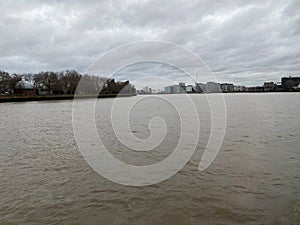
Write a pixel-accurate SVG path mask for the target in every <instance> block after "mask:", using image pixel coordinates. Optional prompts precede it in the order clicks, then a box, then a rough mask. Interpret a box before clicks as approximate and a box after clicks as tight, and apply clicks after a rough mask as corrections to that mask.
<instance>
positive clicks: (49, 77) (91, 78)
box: [0, 70, 134, 95]
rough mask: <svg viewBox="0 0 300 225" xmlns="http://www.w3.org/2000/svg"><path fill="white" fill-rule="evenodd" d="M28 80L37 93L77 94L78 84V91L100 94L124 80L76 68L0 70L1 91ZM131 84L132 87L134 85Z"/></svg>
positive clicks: (11, 91)
mask: <svg viewBox="0 0 300 225" xmlns="http://www.w3.org/2000/svg"><path fill="white" fill-rule="evenodd" d="M22 79H23V80H25V81H28V82H30V83H32V84H33V86H34V89H35V90H36V92H37V94H41V93H43V94H57V95H60V94H69V95H73V94H75V91H76V89H77V86H78V84H79V81H81V83H80V89H79V90H77V92H79V93H81V94H96V93H97V94H98V93H99V92H100V91H101V90H105V91H106V92H107V93H109V92H113V90H111V88H108V87H111V86H112V85H111V83H113V84H114V86H118V87H121V86H122V84H125V83H122V82H115V81H114V80H113V79H108V78H105V77H101V76H95V75H88V74H81V73H78V72H77V71H75V70H65V71H60V72H53V71H45V72H44V71H42V72H39V73H36V74H32V73H23V74H15V73H14V74H12V75H10V74H9V73H8V72H6V71H1V70H0V93H3V92H6V93H13V90H14V87H15V85H16V83H17V82H19V81H21V80H22ZM126 85H127V86H128V85H129V86H130V89H133V88H134V87H133V86H131V85H130V84H129V82H127V83H126Z"/></svg>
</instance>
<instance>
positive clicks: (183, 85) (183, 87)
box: [178, 82, 186, 93]
mask: <svg viewBox="0 0 300 225" xmlns="http://www.w3.org/2000/svg"><path fill="white" fill-rule="evenodd" d="M178 86H179V92H180V93H185V92H186V86H185V83H183V82H180V83H179V84H178Z"/></svg>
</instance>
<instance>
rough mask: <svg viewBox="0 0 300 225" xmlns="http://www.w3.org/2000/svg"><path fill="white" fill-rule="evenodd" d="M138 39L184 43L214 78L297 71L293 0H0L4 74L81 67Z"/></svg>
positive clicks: (152, 68) (299, 8) (154, 71)
mask: <svg viewBox="0 0 300 225" xmlns="http://www.w3.org/2000/svg"><path fill="white" fill-rule="evenodd" d="M142 40H162V41H168V42H173V43H176V44H178V45H181V46H183V47H186V48H188V49H190V50H191V51H193V52H195V53H196V54H197V55H198V56H199V57H201V58H202V59H203V60H204V61H205V62H206V64H207V65H208V66H209V67H210V69H211V70H212V71H213V72H214V73H215V74H216V77H217V80H218V81H219V82H233V83H235V84H244V85H261V84H262V83H263V82H264V81H280V78H281V77H282V76H287V75H292V76H299V75H300V74H299V70H300V1H299V0H290V1H289V0H283V1H280V0H275V1H263V0H257V1H255V0H254V1H251V0H230V1H217V0H216V1H212V0H199V1H195V0H190V1H189V0H185V1H179V0H172V1H171V0H169V1H161V0H155V1H144V0H142V1H127V0H113V1H112V0H111V1H99V0H95V1H93V0H85V1H76V0H75V1H71V0H66V1H44V2H42V1H35V0H30V1H25V0H24V1H1V7H0V70H6V71H8V72H10V73H14V72H17V73H23V72H33V73H35V72H39V71H42V70H43V71H45V70H54V71H59V70H65V69H75V70H77V71H79V72H84V71H86V69H87V68H88V66H89V65H90V64H91V63H92V62H93V61H94V60H95V59H96V58H97V57H98V56H99V55H101V54H103V53H105V52H106V51H108V50H110V49H112V48H114V47H117V46H119V45H120V44H126V43H128V42H133V41H142ZM168 71H169V72H168ZM170 71H174V68H172V67H171V66H166V65H165V66H162V65H161V64H157V63H156V64H155V63H142V64H140V65H133V66H129V67H128V68H125V69H123V71H119V74H121V75H120V77H121V78H122V79H131V80H134V79H136V76H135V77H134V76H133V74H135V75H136V74H141V76H142V75H146V77H149V76H150V75H151V76H153V77H155V76H157V77H160V78H162V77H164V75H165V74H168V75H169V74H170ZM179 73H181V72H179ZM172 74H173V72H172ZM173 76H174V77H173V80H174V81H176V82H177V81H185V80H184V78H182V77H180V75H176V73H174V75H173ZM151 80H152V81H153V80H155V78H153V79H151ZM199 81H201V82H206V81H208V80H201V79H200V80H199ZM187 82H189V81H187Z"/></svg>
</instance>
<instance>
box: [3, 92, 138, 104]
mask: <svg viewBox="0 0 300 225" xmlns="http://www.w3.org/2000/svg"><path fill="white" fill-rule="evenodd" d="M131 96H135V95H134V94H99V95H98V96H95V95H76V98H79V99H88V98H96V97H97V98H116V97H131ZM72 99H74V95H37V96H17V95H7V96H0V103H4V102H26V101H51V100H72Z"/></svg>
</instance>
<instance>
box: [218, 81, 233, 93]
mask: <svg viewBox="0 0 300 225" xmlns="http://www.w3.org/2000/svg"><path fill="white" fill-rule="evenodd" d="M220 87H221V90H222V92H223V93H228V92H233V91H234V87H233V84H228V83H223V84H220Z"/></svg>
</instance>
